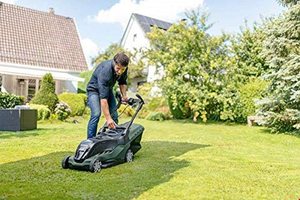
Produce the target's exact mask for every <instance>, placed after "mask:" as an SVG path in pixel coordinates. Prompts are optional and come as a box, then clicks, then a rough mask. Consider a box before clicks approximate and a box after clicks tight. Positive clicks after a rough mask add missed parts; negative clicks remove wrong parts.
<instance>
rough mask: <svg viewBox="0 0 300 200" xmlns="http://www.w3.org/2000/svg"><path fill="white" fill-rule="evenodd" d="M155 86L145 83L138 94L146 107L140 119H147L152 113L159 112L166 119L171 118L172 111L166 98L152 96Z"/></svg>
mask: <svg viewBox="0 0 300 200" xmlns="http://www.w3.org/2000/svg"><path fill="white" fill-rule="evenodd" d="M152 87H153V84H151V83H145V84H143V85H142V86H140V87H139V88H138V93H139V94H140V95H141V96H142V97H143V99H144V101H145V105H144V106H143V109H142V110H141V112H140V114H139V117H140V118H147V116H149V114H150V113H152V112H159V113H162V114H163V115H164V119H169V118H170V115H171V113H170V110H169V106H168V103H167V101H166V98H165V97H164V96H159V97H153V96H151V95H150V93H151V88H152Z"/></svg>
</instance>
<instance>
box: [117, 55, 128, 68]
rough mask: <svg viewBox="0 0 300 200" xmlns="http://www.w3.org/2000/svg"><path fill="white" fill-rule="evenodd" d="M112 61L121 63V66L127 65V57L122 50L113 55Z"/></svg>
mask: <svg viewBox="0 0 300 200" xmlns="http://www.w3.org/2000/svg"><path fill="white" fill-rule="evenodd" d="M114 62H115V63H116V64H118V65H122V66H123V67H127V66H128V63H129V58H128V56H127V55H126V54H125V53H124V52H120V53H117V54H116V55H115V56H114Z"/></svg>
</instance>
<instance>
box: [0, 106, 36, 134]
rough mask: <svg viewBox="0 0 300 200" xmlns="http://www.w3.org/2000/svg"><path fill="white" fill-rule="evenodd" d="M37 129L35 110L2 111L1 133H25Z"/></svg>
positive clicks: (0, 118)
mask: <svg viewBox="0 0 300 200" xmlns="http://www.w3.org/2000/svg"><path fill="white" fill-rule="evenodd" d="M36 127H37V110H35V109H0V131H24V130H32V129H36Z"/></svg>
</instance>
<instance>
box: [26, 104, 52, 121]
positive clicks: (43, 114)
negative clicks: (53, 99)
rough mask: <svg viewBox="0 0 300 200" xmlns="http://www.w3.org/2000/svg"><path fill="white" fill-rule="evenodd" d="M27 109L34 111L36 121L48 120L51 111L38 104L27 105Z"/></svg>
mask: <svg viewBox="0 0 300 200" xmlns="http://www.w3.org/2000/svg"><path fill="white" fill-rule="evenodd" d="M29 107H30V108H31V109H36V110H37V112H38V116H37V119H38V120H45V119H49V117H50V114H51V111H50V109H49V108H48V107H47V106H45V105H38V104H29Z"/></svg>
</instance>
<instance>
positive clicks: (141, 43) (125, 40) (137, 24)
mask: <svg viewBox="0 0 300 200" xmlns="http://www.w3.org/2000/svg"><path fill="white" fill-rule="evenodd" d="M154 26H157V27H158V28H160V29H163V30H168V29H169V28H170V27H171V26H172V24H171V23H169V22H165V21H162V20H158V19H154V18H151V17H147V16H144V15H140V14H137V13H133V14H132V15H131V17H130V19H129V21H128V24H127V27H126V29H125V32H124V34H123V37H122V39H121V43H120V45H121V46H122V47H123V48H124V49H126V50H128V51H131V52H133V51H134V50H135V49H147V48H150V42H149V39H148V38H147V36H146V35H147V33H149V32H150V31H151V28H152V27H154ZM146 71H147V78H146V79H143V78H138V79H136V80H132V84H133V88H136V87H137V86H138V85H140V84H142V83H144V82H152V81H154V80H157V79H159V78H161V77H162V72H157V70H156V67H155V66H148V67H147V69H146ZM133 90H135V89H133Z"/></svg>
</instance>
